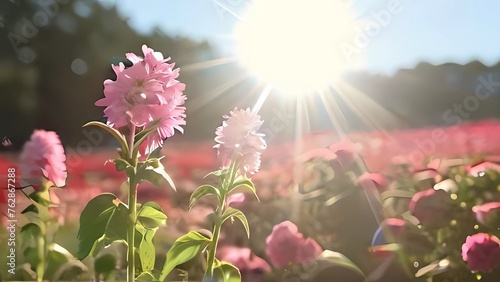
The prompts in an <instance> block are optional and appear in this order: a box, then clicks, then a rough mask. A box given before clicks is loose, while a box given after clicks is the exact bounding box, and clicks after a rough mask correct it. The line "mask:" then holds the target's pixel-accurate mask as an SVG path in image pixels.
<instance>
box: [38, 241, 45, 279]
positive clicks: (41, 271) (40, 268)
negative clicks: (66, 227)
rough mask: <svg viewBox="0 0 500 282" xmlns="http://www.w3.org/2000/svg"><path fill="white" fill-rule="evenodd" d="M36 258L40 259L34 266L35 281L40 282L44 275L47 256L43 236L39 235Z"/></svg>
mask: <svg viewBox="0 0 500 282" xmlns="http://www.w3.org/2000/svg"><path fill="white" fill-rule="evenodd" d="M37 245H38V256H39V257H40V262H38V265H37V266H36V274H37V281H38V282H42V281H43V276H44V275H45V256H46V255H47V251H46V250H47V247H46V245H45V234H41V235H40V236H39V237H38V244H37Z"/></svg>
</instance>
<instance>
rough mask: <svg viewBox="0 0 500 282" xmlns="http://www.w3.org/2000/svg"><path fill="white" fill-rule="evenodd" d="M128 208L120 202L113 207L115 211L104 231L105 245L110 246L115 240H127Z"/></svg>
mask: <svg viewBox="0 0 500 282" xmlns="http://www.w3.org/2000/svg"><path fill="white" fill-rule="evenodd" d="M128 220H129V219H128V208H127V206H125V205H124V204H123V203H122V202H119V203H118V204H117V206H116V207H114V208H113V213H112V214H111V217H110V219H109V221H108V225H107V226H106V229H105V231H104V242H103V243H104V246H108V245H109V244H111V243H113V242H114V241H124V242H125V241H127V226H128Z"/></svg>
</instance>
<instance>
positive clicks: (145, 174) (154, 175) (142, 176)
mask: <svg viewBox="0 0 500 282" xmlns="http://www.w3.org/2000/svg"><path fill="white" fill-rule="evenodd" d="M136 176H137V177H138V179H139V181H140V180H147V181H149V182H151V183H153V184H154V185H156V186H162V185H163V183H164V180H166V181H167V182H168V183H169V184H170V186H171V187H172V188H173V189H174V190H175V191H177V190H176V188H175V185H174V181H173V180H172V178H170V176H169V175H168V174H167V172H166V171H165V168H164V167H163V164H162V163H161V162H160V161H159V160H158V159H148V160H147V161H145V162H142V163H140V165H139V169H138V172H137V175H136Z"/></svg>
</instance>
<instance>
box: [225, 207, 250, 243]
mask: <svg viewBox="0 0 500 282" xmlns="http://www.w3.org/2000/svg"><path fill="white" fill-rule="evenodd" d="M235 217H236V218H237V219H239V220H240V221H241V224H243V227H245V231H246V232H247V236H248V238H250V228H249V227H248V220H247V217H246V216H245V215H244V214H243V212H242V211H240V210H238V209H235V208H232V207H228V208H227V209H226V211H225V212H224V214H223V215H222V219H221V220H222V223H224V221H226V220H227V219H228V218H235Z"/></svg>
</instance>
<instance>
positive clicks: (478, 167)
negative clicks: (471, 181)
mask: <svg viewBox="0 0 500 282" xmlns="http://www.w3.org/2000/svg"><path fill="white" fill-rule="evenodd" d="M488 170H496V171H497V172H500V165H498V164H496V163H492V162H482V163H478V164H475V165H472V166H470V167H469V168H468V172H469V174H470V175H472V176H475V177H478V176H482V173H484V172H486V171H488Z"/></svg>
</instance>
